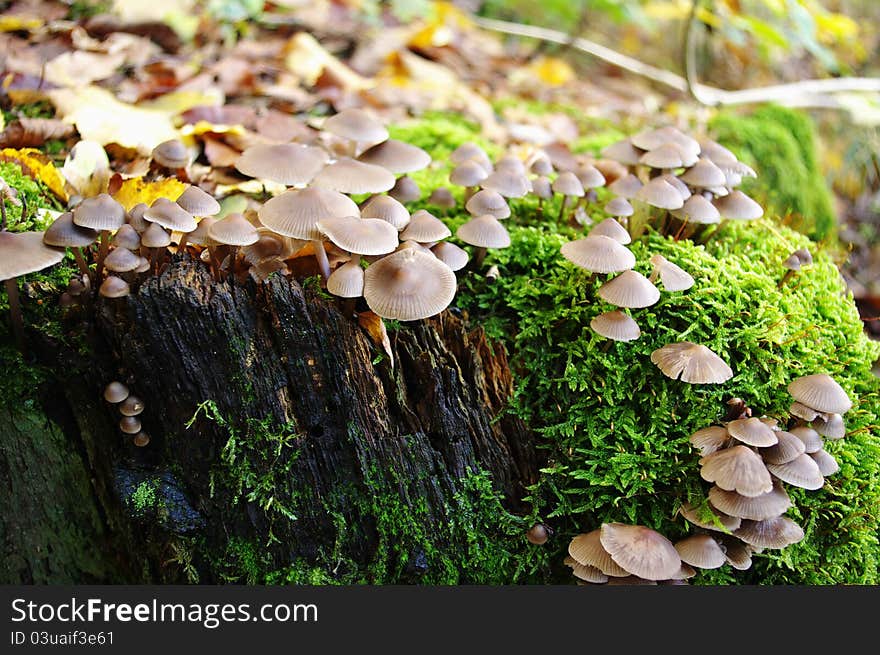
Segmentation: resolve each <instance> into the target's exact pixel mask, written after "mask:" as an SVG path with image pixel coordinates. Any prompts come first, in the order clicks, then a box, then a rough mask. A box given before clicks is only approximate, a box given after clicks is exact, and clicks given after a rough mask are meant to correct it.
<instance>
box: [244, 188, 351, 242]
mask: <svg viewBox="0 0 880 655" xmlns="http://www.w3.org/2000/svg"><path fill="white" fill-rule="evenodd" d="M257 215H258V216H259V218H260V222H261V223H262V224H263V225H265V226H266V227H268V228H269V229H270V230H272V231H273V232H277V233H278V234H281V235H283V236H286V237H293V238H294V239H307V240H309V241H315V240H318V239H320V238H321V232H320V231H319V230H318V227H317V225H318V221H320V220H322V219H325V218H335V217H338V216H359V215H360V210H359V209H358V206H357V205H356V204H355V202H354V200H352V199H351V198H349V197H348V196H346V195H344V194H342V193H339V192H338V191H332V190H330V189H322V188H320V187H308V188H305V189H289V190H287V191H285V192H284V193H281V194H279V195H277V196H275V197H274V198H271V199H270V200H268V201H266V202H265V203H264V204H263V206H262V207H260V209H259V210H258V211H257Z"/></svg>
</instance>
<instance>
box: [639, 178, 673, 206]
mask: <svg viewBox="0 0 880 655" xmlns="http://www.w3.org/2000/svg"><path fill="white" fill-rule="evenodd" d="M633 198H635V199H636V200H641V201H642V202H646V203H648V204H649V205H651V206H653V207H660V208H661V209H679V208H680V207H682V206H683V205H684V199H683V198H682V197H681V192H679V190H678V189H676V188H675V187H674V186H673V185H672V184H670V183H669V182H668V181H666V180H665V179H663V178H662V177H655V178H654V179H652V180H651V181H650V182H648V183H647V184H645V185H644V186H643V187H642V188H641V189H639V190H638V191H637V192H636V194H635V195H634V196H633Z"/></svg>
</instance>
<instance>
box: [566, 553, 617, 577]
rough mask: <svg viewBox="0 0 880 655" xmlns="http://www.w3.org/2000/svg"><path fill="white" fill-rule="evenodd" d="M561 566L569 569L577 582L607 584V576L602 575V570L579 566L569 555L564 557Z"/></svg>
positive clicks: (586, 565)
mask: <svg viewBox="0 0 880 655" xmlns="http://www.w3.org/2000/svg"><path fill="white" fill-rule="evenodd" d="M563 564H565V565H566V566H568V567H570V568H571V574H572V575H573V576H574V577H576V578H577V579H578V580H583V581H584V582H590V583H592V584H604V583H606V582H608V576H607V575H605V574H604V573H602V570H601V569H599V568H597V567H595V566H590V565H589V564H581V563H580V562H578V561H577V560H575V558H574V557H572V556H571V555H566V557H565V559H564V560H563Z"/></svg>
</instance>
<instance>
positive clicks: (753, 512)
mask: <svg viewBox="0 0 880 655" xmlns="http://www.w3.org/2000/svg"><path fill="white" fill-rule="evenodd" d="M788 390H789V393H790V394H791V395H792V397H793V398H794V402H793V403H792V405H791V409H790V412H791V421H792V425H791V426H790V427H788V428H787V429H782V428H781V427H780V426H779V421H778V420H777V419H775V418H771V417H767V416H762V417H760V418H757V417H753V416H752V413H751V410H750V409H749V408H748V407H746V406H745V405H744V404H742V405H741V406H737V410H736V411H737V417H736V418H732V419H731V420H730V421H727V422H725V423H724V424H723V425H713V426H710V427H707V428H703V429H701V430H697V431H696V432H695V433H694V434H692V435H691V437H690V442H691V444H692V445H693V446H694V447H695V448H697V449H698V450H699V452H700V454H701V459H700V466H701V469H700V476H701V477H702V478H703V479H704V480H706V481H707V482H711V483H714V484H713V486H712V487H711V488H710V489H709V491H708V498H707V499H706V500H705V501H704V502H703V503H702V504H693V503H684V504H683V505H682V507H681V509H680V512H681V514H682V516H684V517H685V519H687V520H688V521H689V522H690V523H691V524H693V525H694V526H696V529H697V532H695V533H694V534H692V535H690V536H688V537H685V538H683V539H681V540H680V541H678V542H676V543H674V544H673V543H672V542H671V541H669V540H668V539H667V538H666V537H664V536H663V535H662V534H660V533H658V532H656V531H654V530H651V529H650V528H647V527H644V526H639V525H623V524H620V523H609V524H603V525H602V526H601V528H599V529H597V530H593V531H592V532H589V533H586V534H580V535H577V536H576V537H574V538H573V539H572V540H571V542H570V544H569V548H568V557H566V559H565V564H567V565H568V566H569V567H571V569H572V573H573V574H574V576H575V577H576V578H577V579H578V580H580V581H584V582H587V583H592V584H605V583H607V584H651V583H656V582H665V583H669V584H674V583H678V584H681V583H685V584H686V582H685V581H686V580H687V579H688V578H691V577H693V576H694V575H695V574H696V571H695V569H716V568H720V567H721V566H724V565H725V564H729V565H730V566H732V567H733V568H735V569H737V570H745V569H748V568H749V567H750V566H751V564H752V559H751V556H752V554H754V553H760V552H761V551H762V550H764V549H780V548H785V547H786V546H788V545H790V544H793V543H797V542H798V541H800V540H801V539H803V538H804V531H803V529H802V528H801V527H800V526H799V525H798V524H797V523H795V522H794V521H792V520H791V519H790V518H788V517H786V516H784V514H785V512H786V511H787V510H788V509H789V508H790V507H791V506H792V503H791V499H790V498H789V496H788V493H786V490H785V486H784V485H785V484H790V485H792V486H795V487H800V488H803V489H809V490H816V489H821V488H822V486H824V484H825V477H826V476H829V475H833V474H834V473H836V472H837V471H839V470H840V467H839V466H838V464H837V461H836V460H835V459H834V457H833V456H832V455H831V454H829V453H828V452H827V451H826V450H825V448H824V445H825V444H824V442H823V440H822V437H823V436H824V437H826V438H827V439H840V438H843V436H844V434H845V430H844V428H843V422H842V419H840V417H841V415H842V414H844V413H845V412H847V411H848V410H849V409H850V408H851V407H852V402H851V401H850V399H849V397H848V396H847V394H846V392H845V391H844V390H843V388H842V387H841V386H840V385H839V384H838V383H837V382H835V381H834V379H832V378H831V377H830V376H828V375H825V374H816V375H807V376H804V377H800V378H797V379H796V380H793V381H792V382H791V383H790V384H789V385H788ZM834 417H836V418H834ZM538 527H543V526H540V525H539V526H535V527H534V528H533V529H532V531H530V533H529V535H528V537H529V541H531V542H532V543H543V541H546V538H544V539H543V541H536V540H535V539H533V533H534V534H538V533H537V531H536V528H538ZM545 534H546V533H545Z"/></svg>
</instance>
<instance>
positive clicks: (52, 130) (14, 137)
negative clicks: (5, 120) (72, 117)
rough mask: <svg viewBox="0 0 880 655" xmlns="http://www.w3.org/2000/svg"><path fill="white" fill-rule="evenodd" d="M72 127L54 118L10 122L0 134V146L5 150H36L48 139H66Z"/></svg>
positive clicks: (70, 133)
mask: <svg viewBox="0 0 880 655" xmlns="http://www.w3.org/2000/svg"><path fill="white" fill-rule="evenodd" d="M72 134H73V126H72V125H69V124H67V123H65V122H64V121H59V120H58V119H55V118H25V117H21V118H19V119H17V120H14V121H12V122H11V123H9V125H7V126H6V129H5V130H3V132H2V133H0V146H2V147H5V148H37V147H39V146H42V145H43V144H44V143H46V141H48V140H49V139H66V138H67V137H69V136H70V135H72Z"/></svg>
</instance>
